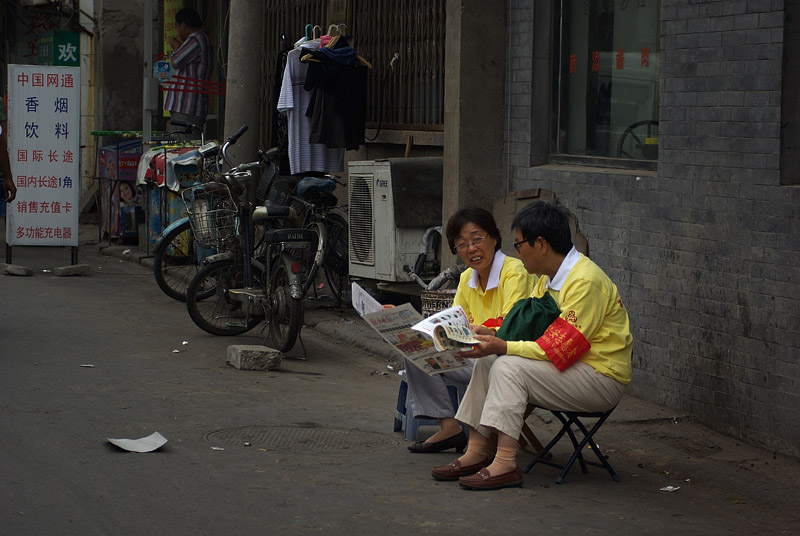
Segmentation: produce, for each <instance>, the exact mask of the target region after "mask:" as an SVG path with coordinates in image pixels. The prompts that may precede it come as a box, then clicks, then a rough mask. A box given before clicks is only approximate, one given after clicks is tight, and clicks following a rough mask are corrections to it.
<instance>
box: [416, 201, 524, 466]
mask: <svg viewBox="0 0 800 536" xmlns="http://www.w3.org/2000/svg"><path fill="white" fill-rule="evenodd" d="M445 234H446V236H447V242H448V244H449V245H450V250H451V251H452V252H453V253H454V254H456V253H457V254H458V255H459V256H460V257H461V260H462V261H464V264H466V265H467V269H466V270H465V271H464V272H463V273H462V274H461V279H460V280H459V283H458V289H457V290H456V295H455V299H454V300H453V305H454V306H455V305H460V306H461V307H462V308H463V309H464V311H465V312H466V313H467V316H468V317H469V320H470V323H471V324H473V325H485V326H487V327H489V328H493V327H496V326H497V325H499V324H500V322H501V321H502V318H503V317H504V316H505V315H506V314H507V313H508V311H509V310H510V309H511V307H512V306H513V305H514V303H515V302H516V301H517V300H520V299H523V298H527V297H528V296H530V295H531V291H532V290H533V284H534V281H535V280H534V278H533V276H530V275H529V274H528V272H527V271H525V267H524V266H523V265H522V262H520V260H519V259H516V258H512V257H507V256H506V255H504V254H503V252H502V251H500V243H501V237H500V231H499V230H498V229H497V224H496V223H495V221H494V217H493V216H492V213H491V212H489V211H487V210H484V209H481V208H464V209H461V210H459V211H458V212H456V213H455V214H453V216H452V217H451V218H450V220H449V221H448V222H447V226H446V228H445ZM471 376H472V369H471V368H469V369H460V370H455V371H451V372H444V373H442V374H435V375H432V376H429V375H428V374H426V373H425V372H423V371H422V370H421V369H419V368H418V367H416V366H414V365H413V364H411V363H406V378H407V381H408V404H409V405H410V406H411V409H412V411H413V412H414V415H415V416H419V417H430V418H434V419H437V420H438V421H439V425H440V429H439V430H438V431H437V432H436V433H435V434H433V435H432V436H431V437H429V438H428V439H427V440H425V441H418V442H416V443H414V444H413V445H410V446H409V447H408V449H409V450H410V451H411V452H419V453H425V452H442V451H444V450H447V449H451V448H454V449H456V451H457V452H461V451H463V449H464V447H465V446H466V444H467V438H466V436H465V434H464V432H463V431H462V430H461V426H460V425H459V424H458V421H456V419H455V414H454V412H453V406H452V404H451V402H450V396H449V395H448V393H447V386H446V384H445V379H447V380H449V381H451V382H456V383H463V384H467V383H469V380H470V377H471Z"/></svg>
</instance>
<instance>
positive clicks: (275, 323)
mask: <svg viewBox="0 0 800 536" xmlns="http://www.w3.org/2000/svg"><path fill="white" fill-rule="evenodd" d="M291 262H292V260H291V258H289V257H288V256H286V255H282V256H280V257H276V258H275V260H274V261H273V263H272V270H271V273H270V281H269V284H268V285H267V296H268V298H269V300H268V311H267V315H268V317H269V333H270V337H271V338H272V343H273V346H274V348H275V349H276V350H279V351H281V352H288V351H289V350H291V349H292V347H293V346H294V343H295V341H296V340H297V334H298V333H299V332H300V324H301V323H302V321H303V309H302V303H301V302H300V300H299V299H297V298H293V297H292V295H291V293H290V290H289V269H288V266H289V265H290V263H291Z"/></svg>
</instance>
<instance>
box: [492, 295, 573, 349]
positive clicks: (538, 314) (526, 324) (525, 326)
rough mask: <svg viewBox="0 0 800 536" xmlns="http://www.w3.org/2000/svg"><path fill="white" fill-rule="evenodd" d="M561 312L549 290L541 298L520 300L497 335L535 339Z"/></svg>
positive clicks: (508, 339)
mask: <svg viewBox="0 0 800 536" xmlns="http://www.w3.org/2000/svg"><path fill="white" fill-rule="evenodd" d="M560 314H561V311H559V309H558V305H556V302H555V300H554V299H553V297H552V296H550V294H549V293H547V292H545V293H544V296H542V297H541V298H526V299H524V300H519V301H518V302H517V303H515V304H514V306H513V307H512V308H511V310H510V311H509V312H508V314H507V315H506V317H505V318H504V319H503V325H502V326H500V329H498V330H497V337H499V338H501V339H503V340H504V341H535V340H536V339H538V338H539V337H541V336H542V334H543V333H544V332H545V330H546V329H547V328H548V327H549V326H550V324H552V323H553V320H555V319H556V318H558V315H560Z"/></svg>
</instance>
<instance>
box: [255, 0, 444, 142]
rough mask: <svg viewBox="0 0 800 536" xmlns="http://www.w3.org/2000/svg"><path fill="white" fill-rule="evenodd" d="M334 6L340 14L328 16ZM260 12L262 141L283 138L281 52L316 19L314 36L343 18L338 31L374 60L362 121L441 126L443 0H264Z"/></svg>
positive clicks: (417, 127) (423, 127)
mask: <svg viewBox="0 0 800 536" xmlns="http://www.w3.org/2000/svg"><path fill="white" fill-rule="evenodd" d="M329 8H332V9H329ZM332 10H333V11H337V12H338V13H344V16H343V17H336V20H332V19H331V20H329V17H328V14H329V12H330V11H332ZM263 13H264V29H265V32H266V36H265V39H264V49H263V54H262V73H263V80H264V83H263V88H262V93H261V95H262V97H261V101H262V106H261V112H260V113H261V124H262V125H263V130H262V132H261V140H260V142H261V145H262V146H276V145H281V141H282V140H281V130H282V129H281V126H280V118H279V117H278V116H279V115H280V114H278V113H277V111H275V106H276V104H277V102H278V96H279V92H280V80H281V78H280V76H281V74H282V72H283V63H282V61H281V58H282V52H284V51H286V50H289V49H291V47H292V45H293V44H294V43H295V42H296V41H297V40H299V39H300V38H301V37H303V36H304V35H305V27H306V25H307V24H311V25H317V28H316V31H315V33H314V36H316V37H319V36H320V35H322V34H324V33H327V31H328V28H329V25H330V24H331V23H334V24H338V23H343V24H344V26H341V30H342V33H343V34H344V35H346V36H347V38H348V40H349V42H350V44H351V45H352V46H353V47H354V48H355V49H356V51H358V53H359V54H360V55H361V56H362V57H364V58H366V59H367V60H368V61H369V62H370V63H371V64H372V69H371V70H370V71H369V78H368V82H367V126H368V127H372V128H375V127H377V125H378V123H379V122H380V123H381V127H382V128H383V129H414V130H442V129H443V125H444V42H445V41H444V39H445V0H292V1H287V0H266V1H265V2H264V11H263ZM332 33H334V34H335V33H336V30H334V31H333V32H332ZM395 54H397V55H398V59H397V60H396V61H395V62H394V64H393V67H394V68H390V62H391V60H392V58H393V57H394V55H395Z"/></svg>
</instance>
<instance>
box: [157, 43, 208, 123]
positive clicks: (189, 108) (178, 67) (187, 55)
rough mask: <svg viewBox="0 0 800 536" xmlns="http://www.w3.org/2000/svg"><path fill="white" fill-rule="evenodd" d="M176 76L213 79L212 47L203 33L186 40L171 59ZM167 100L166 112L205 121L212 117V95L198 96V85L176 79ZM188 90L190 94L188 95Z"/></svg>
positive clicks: (165, 102)
mask: <svg viewBox="0 0 800 536" xmlns="http://www.w3.org/2000/svg"><path fill="white" fill-rule="evenodd" d="M170 61H172V65H173V66H174V67H175V76H184V77H186V78H190V79H194V80H202V81H206V80H208V79H209V78H210V77H211V43H210V42H209V40H208V36H207V35H206V34H205V32H203V31H202V30H198V31H196V32H194V33H193V34H191V35H190V36H189V37H187V38H186V41H184V42H183V44H182V45H181V46H180V47H178V50H176V51H174V52H173V53H172V57H171V58H170ZM170 88H171V89H174V90H175V91H172V90H171V89H170V90H167V92H166V99H165V100H164V109H165V110H169V111H171V112H179V113H182V114H186V115H196V116H200V117H205V116H206V114H207V113H208V95H206V94H203V93H198V92H197V86H196V84H192V83H191V81H189V83H188V84H187V83H183V81H181V80H180V79H176V80H175V81H174V84H171V85H170ZM187 89H188V91H187Z"/></svg>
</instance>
